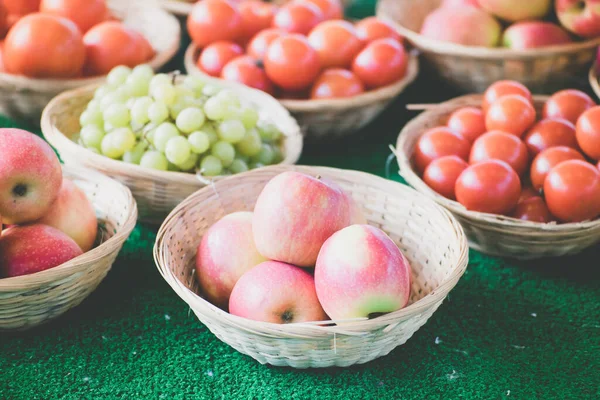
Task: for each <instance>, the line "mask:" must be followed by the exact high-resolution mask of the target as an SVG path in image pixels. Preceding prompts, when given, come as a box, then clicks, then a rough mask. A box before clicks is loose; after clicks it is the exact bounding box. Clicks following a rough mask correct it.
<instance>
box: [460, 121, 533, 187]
mask: <svg viewBox="0 0 600 400" xmlns="http://www.w3.org/2000/svg"><path fill="white" fill-rule="evenodd" d="M487 160H500V161H504V162H506V163H507V164H508V165H510V166H511V167H512V168H513V169H514V170H515V172H516V173H517V174H518V175H519V176H521V175H522V174H523V173H524V172H525V170H526V169H527V164H528V163H529V154H528V153H527V146H525V143H523V142H522V141H521V139H519V138H518V137H517V136H515V135H511V134H510V133H506V132H502V131H491V132H488V133H484V134H483V135H481V136H480V137H479V138H477V140H475V142H474V143H473V147H472V148H471V154H470V155H469V164H477V163H479V162H482V161H487Z"/></svg>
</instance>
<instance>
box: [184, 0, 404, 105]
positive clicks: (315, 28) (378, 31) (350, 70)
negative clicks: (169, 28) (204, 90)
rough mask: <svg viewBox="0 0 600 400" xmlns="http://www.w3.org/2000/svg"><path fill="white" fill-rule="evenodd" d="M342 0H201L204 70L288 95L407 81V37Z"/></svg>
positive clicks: (197, 27) (333, 93)
mask: <svg viewBox="0 0 600 400" xmlns="http://www.w3.org/2000/svg"><path fill="white" fill-rule="evenodd" d="M342 17H343V7H342V4H341V2H340V0H294V1H290V2H288V3H286V4H285V5H283V6H282V7H281V8H277V7H276V6H275V5H273V4H270V3H265V2H262V1H259V0H248V1H243V2H236V1H233V0H201V1H199V2H198V3H196V5H195V6H194V8H193V11H192V12H191V14H190V16H189V18H188V21H187V26H188V31H189V34H190V36H191V38H192V40H193V41H194V43H195V44H196V45H197V46H198V47H200V48H201V49H202V52H201V53H200V56H199V58H198V60H197V66H198V68H199V69H200V70H202V71H203V72H204V73H206V74H208V75H211V76H215V77H221V78H223V79H225V80H229V81H235V82H239V83H242V84H244V85H246V86H250V87H253V88H256V89H260V90H263V91H265V92H267V93H269V94H271V95H274V96H275V97H277V98H280V99H332V98H347V97H353V96H356V95H359V94H361V93H363V92H365V91H369V90H373V89H377V88H381V87H384V86H388V85H391V84H393V83H395V82H398V81H399V80H401V79H402V78H403V77H404V76H405V74H406V69H407V64H408V55H407V53H406V51H405V49H404V47H403V45H402V39H401V37H400V36H399V35H398V34H397V33H396V32H395V31H394V29H393V28H392V27H391V26H390V25H388V24H386V23H385V22H383V21H380V20H379V19H377V18H375V17H371V18H367V19H364V20H362V21H360V22H358V23H356V24H355V25H354V24H352V23H350V22H348V21H344V20H343V19H342Z"/></svg>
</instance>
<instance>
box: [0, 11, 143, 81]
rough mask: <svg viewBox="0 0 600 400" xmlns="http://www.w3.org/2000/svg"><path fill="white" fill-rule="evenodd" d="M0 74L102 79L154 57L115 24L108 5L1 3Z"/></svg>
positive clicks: (137, 35) (134, 35) (136, 38)
mask: <svg viewBox="0 0 600 400" xmlns="http://www.w3.org/2000/svg"><path fill="white" fill-rule="evenodd" d="M0 37H2V38H3V42H2V49H1V56H0V71H3V72H7V73H9V74H15V75H24V76H27V77H30V78H57V79H66V78H79V77H85V76H99V75H106V74H107V73H108V72H109V71H110V70H111V69H112V68H113V67H115V66H117V65H127V66H130V67H134V66H136V65H138V64H142V63H144V62H147V61H148V60H150V59H151V58H152V57H153V56H154V50H153V48H152V46H151V45H150V43H148V41H147V40H146V38H145V37H144V36H142V35H141V34H140V33H139V32H136V31H134V30H132V29H131V28H129V27H127V26H125V25H124V24H122V23H121V22H119V21H118V20H116V19H115V18H114V17H113V16H112V15H111V13H110V11H109V10H108V8H107V6H106V0H1V1H0Z"/></svg>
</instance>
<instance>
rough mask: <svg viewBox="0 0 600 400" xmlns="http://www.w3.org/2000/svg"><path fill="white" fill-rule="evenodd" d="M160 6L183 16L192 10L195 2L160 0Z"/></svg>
mask: <svg viewBox="0 0 600 400" xmlns="http://www.w3.org/2000/svg"><path fill="white" fill-rule="evenodd" d="M159 3H160V6H161V7H162V8H163V9H165V10H167V11H168V12H170V13H172V14H175V15H180V16H185V15H188V14H189V13H191V12H192V8H193V7H194V4H195V2H186V1H181V0H160V1H159Z"/></svg>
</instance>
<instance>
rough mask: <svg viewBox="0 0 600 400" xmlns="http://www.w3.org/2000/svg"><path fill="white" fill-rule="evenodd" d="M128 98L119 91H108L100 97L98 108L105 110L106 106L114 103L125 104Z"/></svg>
mask: <svg viewBox="0 0 600 400" xmlns="http://www.w3.org/2000/svg"><path fill="white" fill-rule="evenodd" d="M128 99H129V98H128V97H127V95H126V94H125V93H123V92H120V91H115V92H110V93H108V94H107V95H106V96H103V97H102V98H101V99H100V109H101V110H102V111H104V110H106V109H107V108H108V107H110V106H112V105H114V104H125V103H127V100H128Z"/></svg>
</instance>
